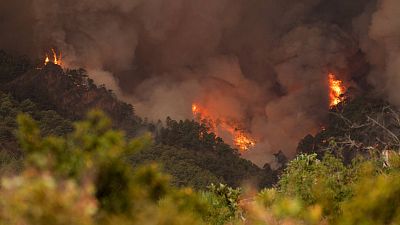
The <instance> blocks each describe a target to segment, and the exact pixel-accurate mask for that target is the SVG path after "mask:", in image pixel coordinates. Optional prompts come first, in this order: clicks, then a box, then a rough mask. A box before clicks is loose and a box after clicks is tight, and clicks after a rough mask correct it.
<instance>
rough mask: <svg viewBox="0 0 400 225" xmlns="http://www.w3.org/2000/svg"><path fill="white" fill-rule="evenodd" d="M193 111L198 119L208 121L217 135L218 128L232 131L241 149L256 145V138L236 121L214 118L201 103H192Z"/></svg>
mask: <svg viewBox="0 0 400 225" xmlns="http://www.w3.org/2000/svg"><path fill="white" fill-rule="evenodd" d="M192 113H193V116H194V117H195V118H196V119H197V120H198V121H201V122H204V121H206V123H207V125H208V126H209V129H210V131H211V132H213V133H215V134H216V135H217V136H218V128H219V129H222V130H224V131H227V132H228V133H230V134H231V136H232V139H233V145H235V147H237V148H238V149H239V150H240V151H242V152H244V151H248V150H249V149H250V148H252V147H254V146H255V145H256V141H255V140H254V138H252V137H251V136H250V134H249V133H247V132H246V131H245V130H243V129H241V128H240V125H239V124H238V123H236V122H235V121H233V120H227V119H221V118H217V119H215V118H212V116H211V115H210V113H209V112H208V111H207V110H206V109H204V108H202V107H200V105H199V104H196V103H193V104H192Z"/></svg>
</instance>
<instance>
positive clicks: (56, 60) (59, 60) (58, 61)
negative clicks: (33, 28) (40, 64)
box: [44, 48, 62, 66]
mask: <svg viewBox="0 0 400 225" xmlns="http://www.w3.org/2000/svg"><path fill="white" fill-rule="evenodd" d="M51 52H52V53H53V60H52V61H51V62H52V63H54V64H56V65H59V66H61V64H62V53H61V52H60V54H59V55H58V56H57V53H56V51H55V50H54V48H52V49H51ZM49 62H50V57H49V55H48V54H47V53H46V58H45V60H44V65H47V64H49Z"/></svg>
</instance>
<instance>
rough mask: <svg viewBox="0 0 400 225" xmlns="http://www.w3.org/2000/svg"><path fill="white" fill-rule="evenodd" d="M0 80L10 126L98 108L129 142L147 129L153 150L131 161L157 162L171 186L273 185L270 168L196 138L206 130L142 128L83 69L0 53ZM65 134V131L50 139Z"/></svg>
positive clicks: (75, 116) (175, 124) (182, 124)
mask: <svg viewBox="0 0 400 225" xmlns="http://www.w3.org/2000/svg"><path fill="white" fill-rule="evenodd" d="M0 79H1V80H3V81H4V82H3V83H2V84H1V86H0V90H1V91H3V92H4V93H5V94H4V95H5V96H7V98H9V101H12V102H14V104H15V105H16V106H15V108H14V109H13V113H9V112H8V111H5V115H4V116H5V117H7V118H10V119H9V120H12V121H13V122H12V123H13V124H15V117H16V115H17V114H18V113H21V112H26V113H28V114H30V115H32V116H33V118H34V119H36V120H38V121H39V123H40V124H42V123H45V124H48V123H50V124H52V125H53V126H56V127H57V126H62V127H64V126H65V124H64V123H61V122H60V124H58V125H57V124H54V122H52V121H50V122H49V121H47V120H50V119H49V118H48V117H44V118H41V117H39V116H37V114H40V113H41V112H42V111H43V112H53V113H54V114H56V115H57V116H58V117H59V120H62V121H72V122H74V121H76V120H79V119H82V118H84V117H85V115H86V114H87V112H88V111H90V110H91V109H100V110H101V111H103V112H105V113H106V115H107V116H109V117H110V118H111V120H112V121H113V127H114V128H117V129H121V130H123V131H124V132H125V133H126V134H127V136H128V137H135V136H136V135H137V134H142V133H143V131H146V130H147V131H150V132H152V134H153V136H154V137H155V142H154V145H152V147H150V148H148V149H146V150H144V151H142V152H140V153H138V154H136V155H134V156H132V157H130V158H131V160H132V163H133V164H134V165H135V166H137V165H140V164H143V163H151V162H159V163H161V164H162V165H163V166H164V170H165V171H167V172H169V173H171V174H172V175H173V176H174V179H173V182H174V184H176V185H179V186H187V185H189V186H193V187H196V188H205V187H206V186H208V185H209V184H210V183H212V182H214V183H217V182H221V183H227V184H229V185H231V186H235V187H237V186H240V185H241V184H243V182H251V183H254V184H257V185H260V186H270V185H272V184H273V183H274V182H275V180H276V174H275V172H274V171H272V170H271V169H270V168H269V167H266V168H265V169H261V168H258V167H257V166H255V165H254V164H253V163H251V162H250V161H247V160H244V159H242V158H240V156H239V154H238V153H237V152H236V150H235V149H233V148H231V147H230V146H228V145H227V144H225V143H224V142H223V140H221V139H217V138H216V137H215V135H214V134H212V133H208V134H207V136H204V135H203V136H202V135H200V133H202V134H205V133H207V132H208V131H207V130H206V127H205V126H203V125H200V124H198V123H196V122H194V121H174V120H171V119H167V122H166V126H165V127H162V126H161V127H160V125H159V124H152V123H144V122H143V121H144V120H142V119H141V118H139V117H138V116H137V115H136V114H135V113H134V109H133V106H131V105H129V104H126V103H124V102H122V101H119V100H118V99H117V97H116V96H115V95H114V94H113V93H112V91H110V90H107V89H106V88H105V87H104V86H97V85H95V84H94V83H93V80H91V79H90V78H89V76H88V74H87V73H86V71H85V70H83V69H79V70H63V69H62V68H61V67H60V66H58V65H54V64H52V63H49V64H48V65H46V66H44V67H43V68H36V66H33V63H32V62H30V61H29V60H26V59H25V58H24V57H15V56H12V55H9V54H6V53H5V52H1V54H0ZM26 102H29V103H31V104H34V107H35V110H37V111H38V112H36V111H35V112H31V111H27V110H25V108H23V107H22V106H24V105H25V104H26ZM20 105H22V106H20ZM53 120H54V119H53ZM41 126H42V125H41ZM15 128H16V127H15V126H11V127H7V129H8V130H10V132H9V136H8V138H9V139H10V140H15V138H14V137H13V130H15ZM46 129H47V130H48V129H49V128H46ZM71 129H72V128H71V125H68V126H67V128H63V130H65V131H70V130H71ZM66 133H68V132H64V133H54V134H56V135H65V134H66ZM44 134H51V133H49V132H44ZM176 134H180V135H176ZM200 137H202V138H200ZM206 137H207V138H206ZM4 145H5V144H4ZM7 146H8V147H7V149H13V150H15V149H18V147H17V146H16V143H15V141H11V144H7Z"/></svg>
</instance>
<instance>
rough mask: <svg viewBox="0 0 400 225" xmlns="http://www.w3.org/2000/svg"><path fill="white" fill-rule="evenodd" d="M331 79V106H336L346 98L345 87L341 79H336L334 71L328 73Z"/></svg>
mask: <svg viewBox="0 0 400 225" xmlns="http://www.w3.org/2000/svg"><path fill="white" fill-rule="evenodd" d="M328 79H329V107H331V108H332V107H335V106H336V105H338V104H339V103H341V102H342V101H343V100H344V97H343V94H344V92H345V87H344V86H343V82H342V81H341V80H338V79H336V77H335V75H334V74H333V73H330V74H329V75H328Z"/></svg>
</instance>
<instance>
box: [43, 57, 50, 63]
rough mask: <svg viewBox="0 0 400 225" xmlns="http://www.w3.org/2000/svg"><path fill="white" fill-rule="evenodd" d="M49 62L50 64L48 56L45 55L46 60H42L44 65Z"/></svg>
mask: <svg viewBox="0 0 400 225" xmlns="http://www.w3.org/2000/svg"><path fill="white" fill-rule="evenodd" d="M49 62H50V59H49V56H48V55H46V59H45V60H44V65H47V63H49Z"/></svg>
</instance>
